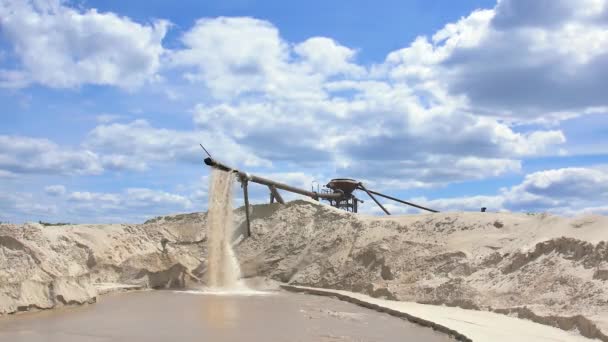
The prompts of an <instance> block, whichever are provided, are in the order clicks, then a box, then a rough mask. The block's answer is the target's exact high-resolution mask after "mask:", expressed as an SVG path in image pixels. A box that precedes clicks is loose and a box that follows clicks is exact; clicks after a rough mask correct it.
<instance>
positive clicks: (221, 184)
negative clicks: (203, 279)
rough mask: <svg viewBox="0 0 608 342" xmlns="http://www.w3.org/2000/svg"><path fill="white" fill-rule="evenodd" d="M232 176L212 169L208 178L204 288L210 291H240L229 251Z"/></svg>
mask: <svg viewBox="0 0 608 342" xmlns="http://www.w3.org/2000/svg"><path fill="white" fill-rule="evenodd" d="M233 185H234V175H233V174H232V173H231V172H225V171H220V170H216V169H214V170H213V171H212V174H211V191H210V196H209V214H208V221H207V225H208V227H207V231H208V234H209V239H208V253H209V255H208V265H207V277H208V278H207V285H208V286H209V287H210V288H212V289H218V290H220V289H221V290H235V289H242V288H243V286H244V285H243V284H242V283H241V281H240V276H241V271H240V268H239V263H238V260H237V259H236V257H235V255H234V250H233V249H232V239H233V236H234V227H235V226H234V222H233V217H232V187H233Z"/></svg>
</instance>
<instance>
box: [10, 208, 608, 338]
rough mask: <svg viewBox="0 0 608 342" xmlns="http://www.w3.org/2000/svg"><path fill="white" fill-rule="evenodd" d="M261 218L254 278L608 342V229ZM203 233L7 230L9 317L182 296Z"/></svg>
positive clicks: (529, 218)
mask: <svg viewBox="0 0 608 342" xmlns="http://www.w3.org/2000/svg"><path fill="white" fill-rule="evenodd" d="M243 213H244V212H243V210H242V208H241V209H238V210H236V214H235V221H236V223H237V227H238V229H237V230H239V231H241V232H242V231H244V229H245V225H244V222H243V216H244V215H243ZM252 217H253V220H252V232H253V236H252V237H251V238H249V239H246V240H245V241H244V242H242V243H241V244H239V246H238V247H237V256H238V258H239V260H240V263H241V269H242V272H243V274H244V275H245V276H246V277H252V276H266V277H269V278H272V279H275V280H279V281H282V282H286V283H290V284H294V285H304V286H312V287H321V288H332V289H339V290H347V291H354V292H360V293H363V294H367V295H370V296H372V297H383V298H388V299H396V300H402V301H408V302H417V303H423V304H439V305H447V306H457V307H461V308H466V309H476V310H486V311H494V312H497V313H505V314H509V315H512V316H518V317H522V318H527V319H531V320H533V321H536V322H540V323H543V324H547V325H552V326H556V327H559V328H561V329H564V330H578V331H579V332H580V333H581V334H582V335H583V336H587V337H597V338H601V339H603V340H604V341H608V243H607V241H608V218H607V217H601V216H588V217H579V218H572V219H570V218H561V217H556V216H550V215H526V214H507V213H500V214H496V213H436V214H422V215H410V216H394V217H366V216H363V215H353V214H349V213H346V212H342V211H338V210H335V209H334V208H331V207H327V206H324V205H319V204H316V203H311V202H309V201H304V200H300V201H294V202H290V203H288V204H286V205H280V204H273V205H256V206H253V208H252ZM205 222H206V214H187V215H177V216H167V217H159V218H156V219H153V220H150V221H148V222H147V223H145V224H143V225H99V226H88V225H79V226H67V227H42V226H40V225H38V224H29V225H20V226H15V225H1V226H0V312H2V313H7V312H15V311H18V310H25V309H28V308H30V307H40V308H49V307H53V306H55V305H62V304H64V303H80V302H86V301H91V300H94V298H95V296H96V294H97V293H98V292H99V291H100V289H101V288H102V287H103V286H104V285H103V284H101V283H123V284H134V285H138V286H150V287H165V286H177V287H179V286H183V285H184V284H185V283H187V282H188V281H191V280H192V279H193V278H192V277H191V276H190V275H193V276H194V277H198V278H201V277H202V276H203V275H204V272H205V258H206V249H205V248H206V247H205V240H206V232H205V229H204V226H205ZM163 238H164V239H167V240H169V241H171V242H170V243H169V244H168V247H167V251H166V252H163V251H162V247H161V240H162V239H163ZM96 284H98V285H96ZM106 287H107V286H106Z"/></svg>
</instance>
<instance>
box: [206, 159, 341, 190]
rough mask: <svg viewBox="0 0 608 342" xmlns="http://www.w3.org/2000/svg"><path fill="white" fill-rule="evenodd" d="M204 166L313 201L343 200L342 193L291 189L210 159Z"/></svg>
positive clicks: (291, 187)
mask: <svg viewBox="0 0 608 342" xmlns="http://www.w3.org/2000/svg"><path fill="white" fill-rule="evenodd" d="M205 164H207V165H208V166H211V167H215V168H216V169H220V170H223V171H228V172H230V171H231V172H234V173H236V174H238V175H239V178H240V179H246V180H248V181H250V182H254V183H258V184H262V185H266V186H269V187H271V186H274V187H275V188H277V189H281V190H285V191H289V192H293V193H296V194H300V195H304V196H308V197H311V198H314V199H319V198H324V199H333V200H335V199H341V198H344V194H342V193H336V192H334V193H318V192H316V191H308V190H304V189H300V188H296V187H293V186H291V185H287V184H283V183H279V182H275V181H273V180H270V179H267V178H263V177H259V176H256V175H250V174H248V173H246V172H243V171H239V170H237V169H234V168H231V167H229V166H226V165H224V164H222V163H220V162H218V161H216V160H214V159H212V158H205Z"/></svg>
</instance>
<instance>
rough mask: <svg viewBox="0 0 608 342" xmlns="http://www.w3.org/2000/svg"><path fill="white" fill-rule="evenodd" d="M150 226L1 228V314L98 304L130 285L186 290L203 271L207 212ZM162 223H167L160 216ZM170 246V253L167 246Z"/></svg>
mask: <svg viewBox="0 0 608 342" xmlns="http://www.w3.org/2000/svg"><path fill="white" fill-rule="evenodd" d="M184 217H187V221H188V222H183V224H181V225H180V226H179V228H175V227H174V226H172V225H167V226H163V225H162V224H158V223H157V222H158V221H159V220H158V219H157V220H156V221H154V222H149V223H147V224H143V225H119V224H115V225H72V226H53V227H48V226H46V227H45V226H42V225H40V224H38V223H29V224H25V225H11V224H2V225H0V314H7V313H14V312H18V311H25V310H29V309H50V308H53V307H56V306H62V305H66V304H83V303H91V302H94V301H95V300H96V298H97V296H98V295H100V294H103V293H106V292H110V291H114V290H119V289H129V288H142V287H151V288H164V287H183V286H185V285H187V283H188V282H191V281H193V280H194V278H193V276H192V272H199V273H200V271H201V270H202V269H203V268H204V263H202V258H203V256H204V254H203V250H204V247H203V245H204V239H205V234H204V232H203V231H202V230H201V226H202V222H203V220H204V215H199V214H188V215H179V216H173V217H168V218H167V220H182V219H183V218H184ZM160 221H163V222H164V221H165V219H161V220H160ZM164 239H166V241H169V242H168V243H167V244H166V247H165V249H163V246H162V245H163V244H162V242H163V241H164Z"/></svg>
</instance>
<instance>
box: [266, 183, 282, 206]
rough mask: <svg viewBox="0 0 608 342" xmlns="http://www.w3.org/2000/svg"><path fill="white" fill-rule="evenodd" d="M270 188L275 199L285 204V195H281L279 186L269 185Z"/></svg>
mask: <svg viewBox="0 0 608 342" xmlns="http://www.w3.org/2000/svg"><path fill="white" fill-rule="evenodd" d="M268 189H270V194H271V196H272V198H273V199H276V200H277V202H279V203H281V204H285V201H284V200H283V197H282V196H281V194H280V193H279V191H278V190H277V188H276V187H275V186H274V185H269V186H268Z"/></svg>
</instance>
